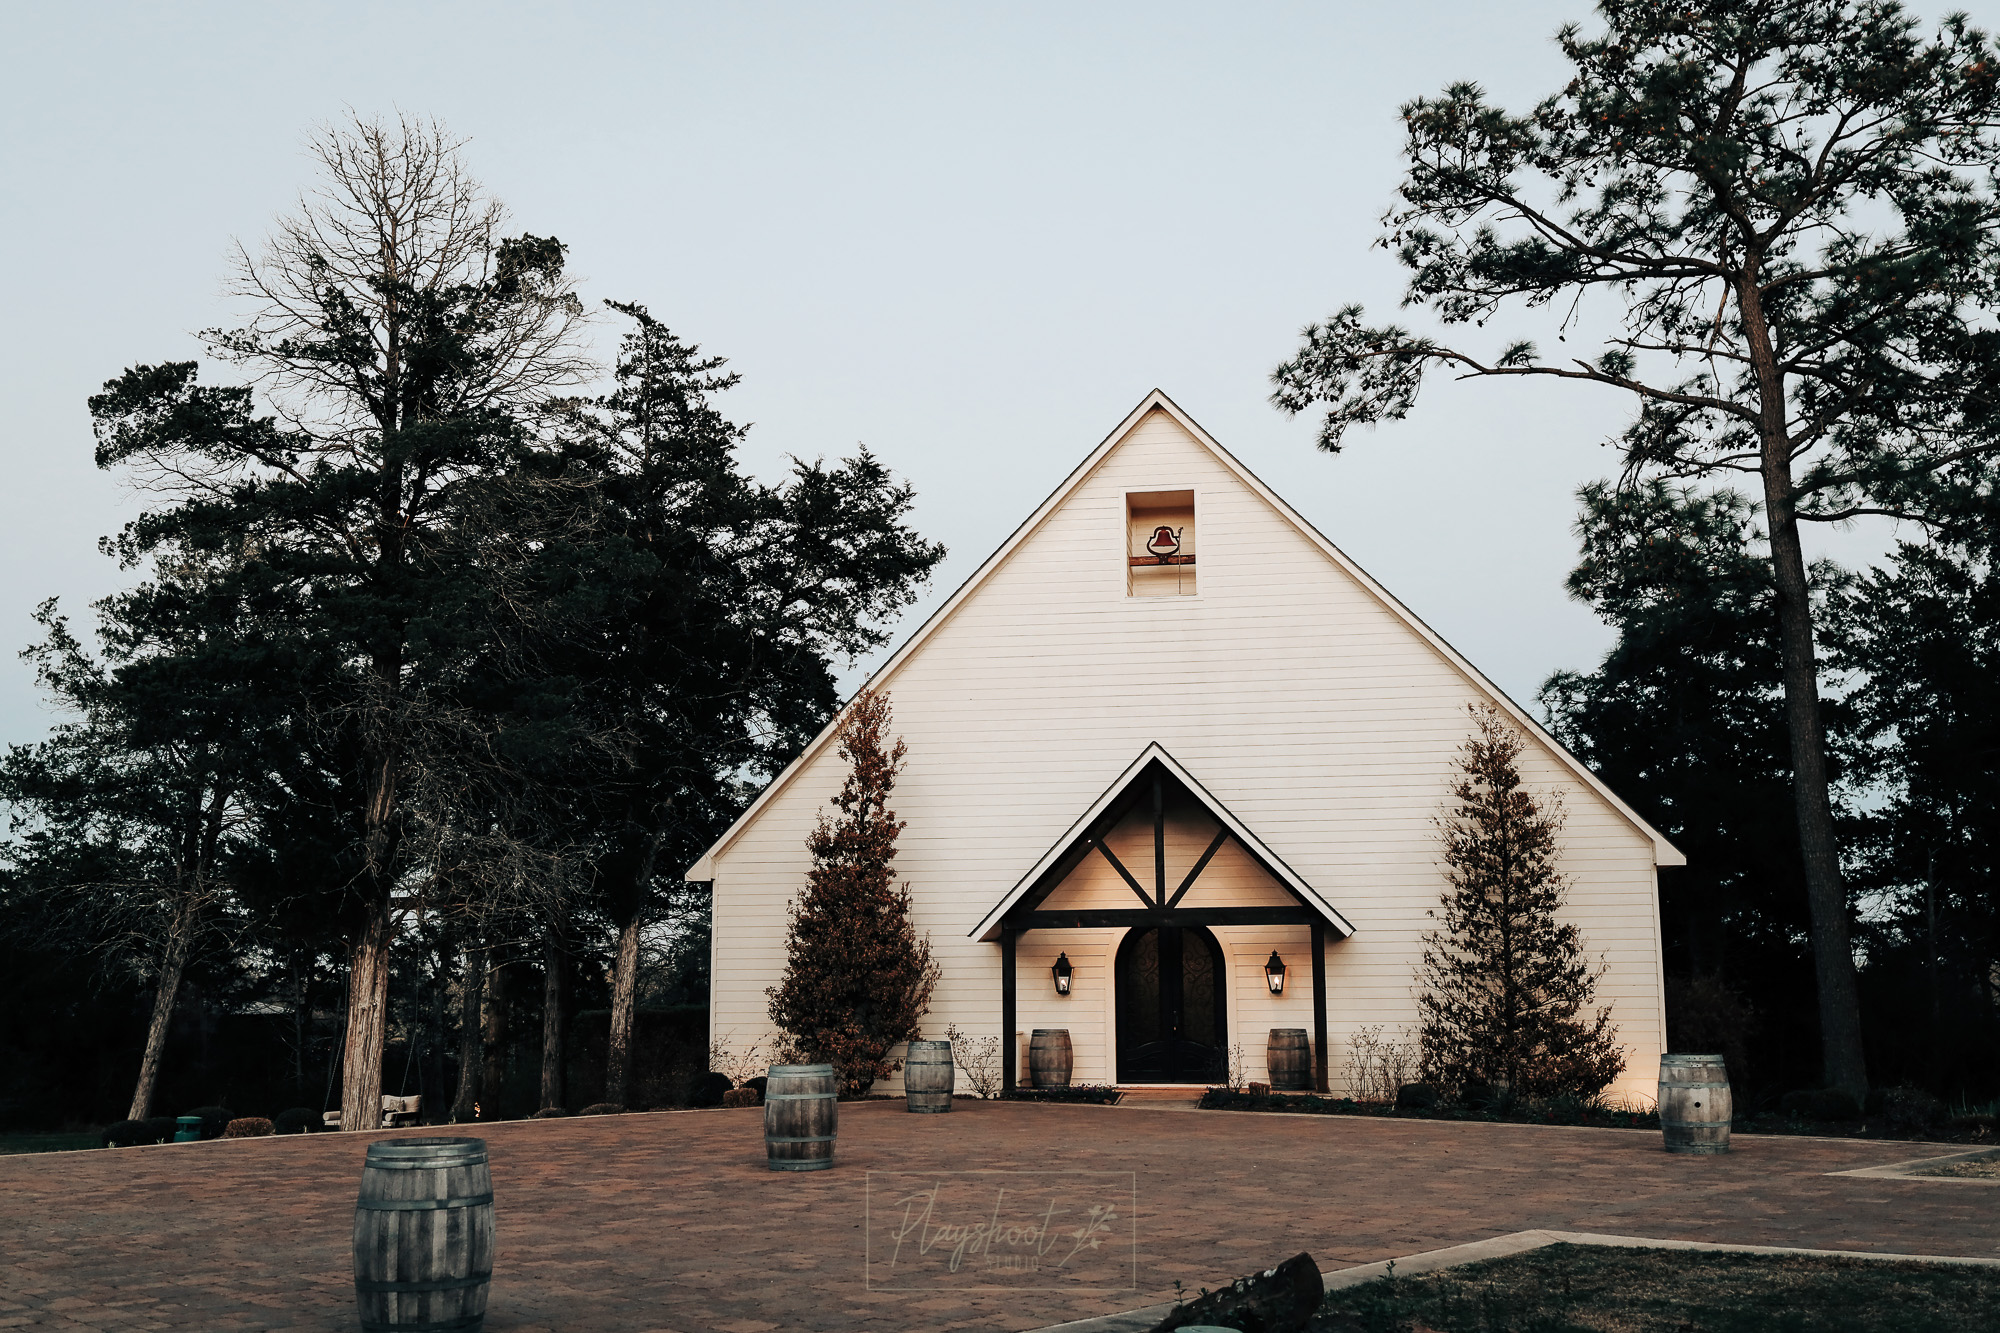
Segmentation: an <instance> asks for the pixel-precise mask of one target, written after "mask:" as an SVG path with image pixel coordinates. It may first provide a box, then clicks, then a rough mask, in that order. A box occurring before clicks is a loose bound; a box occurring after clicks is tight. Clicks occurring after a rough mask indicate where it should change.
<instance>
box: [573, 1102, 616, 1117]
mask: <svg viewBox="0 0 2000 1333" xmlns="http://www.w3.org/2000/svg"><path fill="white" fill-rule="evenodd" d="M577 1114H578V1115H624V1114H625V1108H624V1107H622V1106H620V1105H619V1104H618V1103H617V1102H596V1103H593V1104H592V1105H590V1106H586V1107H584V1108H583V1109H582V1110H581V1111H578V1112H577Z"/></svg>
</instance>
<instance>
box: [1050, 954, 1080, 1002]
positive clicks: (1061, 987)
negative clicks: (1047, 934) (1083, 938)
mask: <svg viewBox="0 0 2000 1333" xmlns="http://www.w3.org/2000/svg"><path fill="white" fill-rule="evenodd" d="M1075 970H1076V969H1074V968H1072V967H1071V966H1070V965H1069V955H1068V954H1067V953H1059V954H1057V955H1056V961H1055V965H1054V966H1053V967H1051V968H1049V975H1050V976H1052V977H1054V978H1055V979H1056V994H1058V995H1067V994H1069V978H1070V974H1071V973H1072V972H1074V971H1075Z"/></svg>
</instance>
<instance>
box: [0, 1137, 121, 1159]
mask: <svg viewBox="0 0 2000 1333" xmlns="http://www.w3.org/2000/svg"><path fill="white" fill-rule="evenodd" d="M97 1146H98V1137H97V1132H96V1131H94V1130H85V1131H82V1132H80V1133H79V1132H75V1131H71V1130H47V1131H43V1132H39V1133H19V1134H0V1157H4V1156H6V1155H7V1154H9V1153H22V1152H68V1151H69V1150H70V1149H72V1148H95V1147H97Z"/></svg>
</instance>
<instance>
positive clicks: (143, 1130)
mask: <svg viewBox="0 0 2000 1333" xmlns="http://www.w3.org/2000/svg"><path fill="white" fill-rule="evenodd" d="M157 1125H158V1122H157V1121H152V1120H120V1121H119V1122H118V1123H117V1124H115V1125H108V1126H106V1127H105V1130H104V1132H103V1133H102V1134H100V1135H98V1136H97V1141H98V1142H99V1143H100V1144H102V1145H103V1146H104V1147H106V1148H136V1147H139V1146H140V1145H141V1144H147V1143H164V1142H166V1141H167V1139H170V1138H172V1137H173V1133H174V1132H173V1125H172V1122H171V1121H169V1122H168V1127H167V1139H163V1138H161V1137H159V1130H158V1128H157Z"/></svg>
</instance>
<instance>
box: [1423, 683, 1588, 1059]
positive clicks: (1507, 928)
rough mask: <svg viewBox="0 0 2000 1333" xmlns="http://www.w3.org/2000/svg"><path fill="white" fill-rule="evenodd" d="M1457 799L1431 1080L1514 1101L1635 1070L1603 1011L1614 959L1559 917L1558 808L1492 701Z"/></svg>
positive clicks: (1437, 958) (1447, 839)
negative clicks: (1591, 952)
mask: <svg viewBox="0 0 2000 1333" xmlns="http://www.w3.org/2000/svg"><path fill="white" fill-rule="evenodd" d="M1471 712H1472V718H1473V722H1474V726H1475V730H1474V732H1473V734H1472V735H1471V736H1470V737H1469V738H1468V739H1467V740H1466V742H1465V744H1464V745H1463V746H1462V747H1460V750H1459V757H1458V772H1457V775H1456V777H1455V779H1454V781H1453V784H1452V791H1451V799H1450V800H1449V801H1447V802H1446V804H1445V807H1444V810H1443V812H1442V813H1441V815H1440V816H1439V818H1438V829H1439V832H1440V834H1441V837H1442V840H1443V844H1444V868H1445V879H1446V883H1447V888H1446V889H1445V891H1444V893H1443V895H1442V897H1441V898H1440V901H1439V905H1438V907H1437V909H1435V910H1434V911H1432V912H1431V914H1430V915H1431V916H1432V917H1433V918H1434V919H1436V920H1437V921H1438V922H1439V923H1440V928H1439V929H1436V930H1433V931H1431V932H1430V933H1429V934H1427V935H1426V936H1425V937H1424V957H1423V964H1422V970H1421V973H1420V979H1421V983H1422V988H1421V993H1420V995H1419V997H1418V1005H1419V1008H1420V1011H1421V1013H1422V1016H1423V1024H1422V1030H1421V1043H1422V1048H1423V1055H1422V1058H1423V1070H1424V1077H1425V1080H1426V1081H1428V1082H1433V1083H1438V1084H1441V1085H1443V1086H1446V1087H1456V1088H1463V1087H1465V1086H1466V1085H1468V1084H1475V1083H1490V1084H1495V1085H1504V1086H1505V1087H1506V1088H1508V1089H1509V1090H1511V1092H1512V1093H1513V1094H1514V1095H1517V1096H1518V1095H1526V1096H1538V1097H1546V1096H1556V1095H1561V1094H1570V1095H1575V1096H1586V1097H1587V1096H1594V1095H1596V1094H1597V1093H1599V1092H1602V1091H1603V1090H1604V1089H1605V1088H1606V1087H1607V1086H1609V1085H1610V1083H1611V1081H1612V1080H1613V1079H1615V1078H1617V1077H1618V1075H1619V1073H1620V1072H1622V1071H1623V1070H1624V1068H1625V1053H1624V1050H1623V1048H1622V1047H1620V1046H1619V1045H1618V1041H1617V1029H1616V1028H1615V1027H1613V1025H1612V1022H1611V1011H1610V1010H1609V1009H1597V1010H1596V1011H1595V1012H1594V1013H1593V1012H1592V1010H1591V1006H1592V1004H1593V1002H1594V1001H1595V999H1596V990H1597V980H1598V978H1599V977H1600V976H1602V975H1603V967H1602V966H1601V965H1598V966H1593V965H1592V963H1591V961H1590V960H1589V959H1588V958H1586V957H1585V956H1584V952H1583V940H1582V937H1581V936H1580V935H1579V934H1578V932H1577V928H1576V927H1575V926H1574V925H1570V924H1567V923H1565V922H1561V921H1558V920H1557V919H1556V914H1557V913H1558V912H1560V911H1561V910H1562V906H1563V900H1564V898H1565V896H1566V894H1567V892H1568V887H1569V886H1568V881H1567V880H1566V879H1565V878H1564V877H1563V875H1562V873H1561V871H1560V870H1558V869H1557V861H1558V859H1559V857H1560V855H1561V849H1560V847H1559V845H1558V843H1557V835H1558V834H1559V833H1560V831H1561V829H1562V814H1561V811H1560V810H1559V809H1556V808H1553V807H1546V808H1545V806H1544V804H1543V803H1542V802H1539V801H1537V800H1536V799H1535V797H1534V795H1533V794H1532V793H1530V792H1529V791H1528V790H1527V789H1526V788H1525V787H1524V786H1522V784H1521V773H1520V769H1519V768H1518V767H1517V766H1516V762H1515V761H1516V760H1517V759H1518V758H1519V757H1520V754H1521V750H1522V741H1521V738H1520V736H1519V734H1517V733H1516V732H1515V731H1514V729H1513V728H1512V727H1510V726H1509V725H1508V724H1507V721H1506V719H1505V718H1504V717H1503V716H1502V715H1501V714H1500V711H1499V710H1498V709H1496V708H1494V707H1493V706H1492V705H1490V704H1485V705H1478V706H1475V707H1474V708H1473V709H1472V710H1471Z"/></svg>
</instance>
